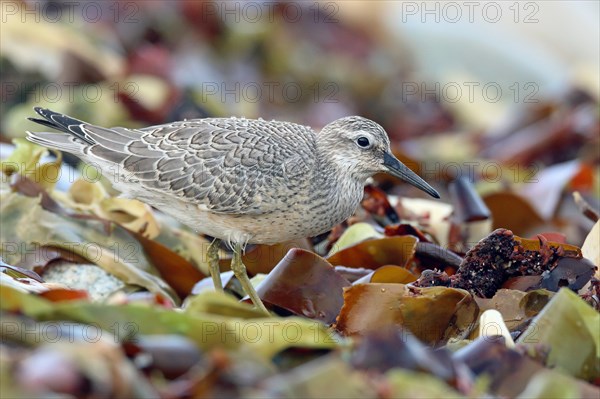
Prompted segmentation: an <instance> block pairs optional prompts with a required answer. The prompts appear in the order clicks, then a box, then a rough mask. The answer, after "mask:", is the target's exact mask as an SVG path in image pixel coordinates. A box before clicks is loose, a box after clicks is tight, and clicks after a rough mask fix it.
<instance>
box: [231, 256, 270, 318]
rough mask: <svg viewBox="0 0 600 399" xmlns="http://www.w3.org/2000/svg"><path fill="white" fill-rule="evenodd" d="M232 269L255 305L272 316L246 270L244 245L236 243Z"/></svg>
mask: <svg viewBox="0 0 600 399" xmlns="http://www.w3.org/2000/svg"><path fill="white" fill-rule="evenodd" d="M231 270H232V271H233V274H235V276H236V277H237V279H238V280H239V281H240V283H241V284H242V288H243V289H244V292H245V293H246V294H248V296H249V297H250V299H251V300H252V303H254V306H256V307H257V308H258V309H259V310H261V311H262V312H263V313H264V314H266V315H267V316H270V313H269V311H268V310H267V308H266V307H265V305H264V304H263V303H262V301H261V300H260V298H259V297H258V293H257V292H256V290H255V289H254V287H253V286H252V283H251V282H250V279H249V278H248V273H247V272H246V266H244V264H243V263H242V245H241V244H235V247H234V248H233V259H232V260H231Z"/></svg>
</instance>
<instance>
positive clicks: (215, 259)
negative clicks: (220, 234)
mask: <svg viewBox="0 0 600 399" xmlns="http://www.w3.org/2000/svg"><path fill="white" fill-rule="evenodd" d="M219 245H221V240H219V239H218V238H215V239H214V240H213V242H211V243H210V245H209V246H208V250H207V251H206V257H207V258H208V268H209V271H210V276H211V277H212V281H213V285H214V286H215V290H216V291H223V282H222V281H221V269H220V268H219Z"/></svg>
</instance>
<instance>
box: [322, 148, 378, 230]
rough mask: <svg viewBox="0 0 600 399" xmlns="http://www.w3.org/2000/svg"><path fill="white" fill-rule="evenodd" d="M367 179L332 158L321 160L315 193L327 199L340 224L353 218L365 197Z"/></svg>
mask: <svg viewBox="0 0 600 399" xmlns="http://www.w3.org/2000/svg"><path fill="white" fill-rule="evenodd" d="M365 180H366V179H365V178H363V177H361V176H357V175H356V174H355V173H353V168H350V167H348V165H344V163H343V162H336V160H335V159H332V158H330V157H326V158H321V159H320V165H319V168H318V170H317V177H316V179H315V180H314V181H315V182H316V186H315V191H320V192H321V193H322V195H324V196H326V197H327V202H328V203H329V207H330V209H331V211H332V212H336V213H337V215H336V219H338V223H340V222H342V221H344V220H346V219H347V218H348V217H350V216H352V214H353V213H354V211H355V210H356V208H357V207H358V205H359V204H360V201H361V200H362V197H363V192H364V185H365Z"/></svg>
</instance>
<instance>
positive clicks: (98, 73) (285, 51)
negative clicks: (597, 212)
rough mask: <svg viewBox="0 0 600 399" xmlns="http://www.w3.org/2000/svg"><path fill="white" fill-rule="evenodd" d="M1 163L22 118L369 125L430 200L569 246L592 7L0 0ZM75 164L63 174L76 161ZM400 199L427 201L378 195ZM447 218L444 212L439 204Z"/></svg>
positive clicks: (589, 110)
mask: <svg viewBox="0 0 600 399" xmlns="http://www.w3.org/2000/svg"><path fill="white" fill-rule="evenodd" d="M1 7H2V9H1V12H2V25H1V28H0V29H1V35H0V44H1V49H0V50H1V51H0V55H1V59H0V67H1V71H0V77H1V85H2V90H1V92H2V102H1V105H2V107H1V110H0V118H1V122H0V141H1V142H2V143H3V146H2V156H3V157H4V156H6V155H7V154H8V153H9V152H10V146H8V144H9V143H10V142H11V140H12V139H14V138H18V137H24V135H25V131H26V130H28V129H37V128H39V127H38V126H35V125H34V124H33V123H30V122H29V121H27V120H26V118H27V117H30V116H33V111H32V107H33V106H42V107H48V108H51V109H53V110H55V111H59V112H64V113H68V114H70V115H72V116H74V117H76V118H79V119H82V120H85V121H88V122H90V123H96V124H101V125H105V126H116V125H121V126H127V127H135V126H146V125H151V124H160V123H165V122H169V121H173V120H180V119H183V118H200V117H207V116H232V115H235V116H245V117H248V118H257V117H262V118H265V119H271V118H274V119H282V120H289V121H293V122H298V123H302V124H306V125H310V126H312V127H314V128H320V127H322V126H323V125H325V124H326V123H328V122H330V121H332V120H334V119H336V118H339V117H342V116H346V115H353V114H357V115H362V116H365V117H368V118H371V119H373V120H375V121H377V122H378V123H380V124H381V125H383V126H384V128H385V129H386V130H387V131H388V133H389V134H390V137H391V139H392V142H393V146H394V150H395V151H396V152H397V155H398V156H399V157H401V159H403V160H404V161H405V162H406V163H407V164H408V165H409V166H410V167H411V168H413V169H414V170H415V171H417V172H418V173H420V174H421V175H422V176H423V177H424V178H426V179H427V180H428V181H430V182H431V183H432V185H434V186H435V187H436V188H439V189H440V190H442V192H446V191H445V189H446V186H447V183H448V182H449V181H451V180H453V179H455V178H456V177H459V176H467V177H468V179H469V180H470V181H471V182H472V183H473V184H474V185H475V187H476V188H477V191H478V193H479V194H480V195H481V196H482V198H483V199H484V201H485V204H486V206H487V207H488V208H489V209H490V210H491V212H492V214H493V216H494V225H495V227H498V226H502V227H508V228H512V229H513V230H514V231H515V233H517V234H529V233H531V232H535V231H543V230H561V231H563V232H566V233H567V235H568V236H569V235H570V234H572V236H571V237H573V238H572V239H571V240H572V241H575V243H577V242H578V241H581V240H582V237H583V236H584V232H587V231H589V228H590V227H591V224H590V223H591V222H590V221H589V220H587V219H586V218H585V217H583V216H582V215H581V212H579V211H577V209H576V206H575V203H574V202H573V199H572V195H571V194H572V192H574V191H579V192H580V193H581V194H582V196H583V198H584V199H585V200H586V201H587V202H588V203H590V204H592V206H596V207H597V206H598V188H599V183H598V165H599V157H600V155H599V154H600V142H599V137H600V134H599V122H598V97H599V95H600V74H599V71H600V50H599V49H600V43H599V40H600V30H599V29H600V28H599V21H600V18H599V17H600V8H599V3H598V2H595V1H502V2H487V1H474V2H461V1H459V2H442V1H426V2H422V1H418V2H417V1H390V2H386V1H372V2H359V1H307V2H298V1H214V2H213V1H200V0H183V1H155V0H144V1H85V0H79V1H77V2H74V1H43V0H40V1H2V2H1ZM71 161H73V160H71ZM379 183H380V185H381V187H382V188H384V189H386V190H388V191H389V192H391V193H395V194H406V195H411V196H420V195H421V194H420V193H418V192H417V191H413V190H412V189H411V188H410V187H408V186H406V185H395V184H392V183H390V182H389V181H387V180H385V179H383V178H382V179H379ZM444 199H445V200H446V201H452V200H453V199H452V197H448V196H445V198H444Z"/></svg>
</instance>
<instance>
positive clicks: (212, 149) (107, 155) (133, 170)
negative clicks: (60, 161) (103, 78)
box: [82, 118, 316, 215]
mask: <svg viewBox="0 0 600 399" xmlns="http://www.w3.org/2000/svg"><path fill="white" fill-rule="evenodd" d="M82 129H83V131H84V132H85V134H86V136H88V137H90V138H91V139H93V140H94V141H95V143H96V144H94V145H92V146H91V147H89V148H88V151H87V154H88V156H92V157H98V158H100V159H102V160H106V161H109V162H111V163H113V164H114V165H115V167H117V168H120V170H119V175H120V176H122V178H124V179H127V180H128V181H132V182H135V184H140V185H142V186H143V187H145V188H147V189H148V190H151V191H155V192H156V193H157V195H169V196H174V197H177V198H179V199H182V200H185V201H189V202H192V203H196V204H198V205H200V206H203V207H205V208H206V209H207V210H211V211H213V212H219V213H228V214H247V215H252V214H254V215H258V214H265V213H270V212H273V211H274V210H278V209H279V210H283V209H285V208H286V207H287V206H289V204H290V201H292V200H291V199H290V198H291V197H293V196H294V194H296V193H297V192H298V191H299V190H300V187H302V186H303V185H306V184H307V177H308V176H309V173H310V172H311V171H312V170H313V169H314V167H315V159H316V158H315V136H316V135H315V132H314V131H313V130H311V129H310V128H309V127H305V126H301V125H296V124H293V123H288V122H276V121H271V122H267V121H263V120H251V119H234V118H229V119H225V118H211V119H196V120H190V121H182V122H176V123H172V124H166V125H160V126H155V127H153V128H147V129H143V130H128V129H124V128H113V129H106V128H102V127H98V126H92V125H82Z"/></svg>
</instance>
